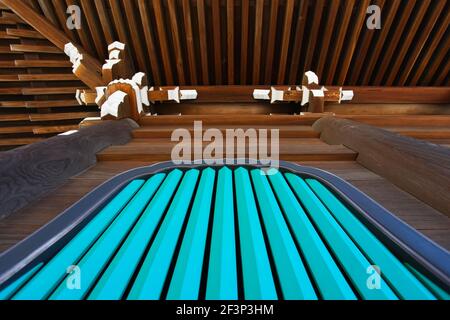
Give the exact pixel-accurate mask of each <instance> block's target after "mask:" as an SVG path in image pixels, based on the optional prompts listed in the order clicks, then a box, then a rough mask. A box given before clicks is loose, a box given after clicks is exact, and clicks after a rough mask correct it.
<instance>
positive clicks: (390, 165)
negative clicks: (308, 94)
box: [313, 117, 450, 216]
mask: <svg viewBox="0 0 450 320" xmlns="http://www.w3.org/2000/svg"><path fill="white" fill-rule="evenodd" d="M313 128H314V129H315V130H317V131H318V132H320V133H321V139H322V140H323V141H325V142H326V143H328V144H339V145H341V144H342V145H345V146H346V147H348V148H350V149H352V150H353V151H356V152H358V157H357V159H356V161H357V162H358V163H360V164H362V165H363V166H364V167H366V168H368V169H370V170H371V171H373V172H375V173H377V174H379V175H380V176H382V177H384V178H386V179H388V180H389V181H390V182H392V183H394V184H395V185H397V186H398V187H400V188H401V189H403V190H405V191H407V192H409V193H411V194H412V195H413V196H415V197H417V198H418V199H420V200H422V201H423V202H425V203H427V204H428V205H430V206H432V207H433V208H435V209H437V210H439V211H441V212H442V213H444V214H446V215H447V216H450V207H449V205H448V204H449V203H450V193H449V192H448V186H449V185H450V170H449V169H450V149H449V148H444V147H440V146H437V145H434V144H430V143H427V142H421V141H419V140H415V139H412V138H408V137H403V136H401V135H398V134H395V133H392V132H389V131H387V130H382V129H379V128H375V127H371V126H368V125H364V124H359V123H357V122H354V121H350V120H345V119H337V118H334V117H326V118H322V119H320V120H318V121H317V122H316V123H315V124H314V125H313Z"/></svg>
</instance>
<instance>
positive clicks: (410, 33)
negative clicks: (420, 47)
mask: <svg viewBox="0 0 450 320" xmlns="http://www.w3.org/2000/svg"><path fill="white" fill-rule="evenodd" d="M430 5H431V1H430V0H423V1H420V3H419V7H418V9H417V10H416V12H417V14H416V15H415V16H414V18H413V19H414V20H413V23H412V24H408V30H407V34H406V36H405V37H404V38H403V39H402V41H401V42H400V43H399V49H397V51H396V53H395V56H393V57H391V59H392V58H395V60H394V62H393V64H392V67H391V68H390V69H389V73H388V77H387V79H386V81H384V82H383V84H384V85H388V86H392V85H394V83H396V78H397V76H398V74H399V70H400V67H402V64H403V61H404V60H405V58H406V54H407V52H408V49H409V48H410V46H411V43H412V41H413V39H415V38H416V33H417V30H418V28H419V26H420V25H421V23H422V19H423V18H424V17H425V14H426V12H427V10H428V8H429V6H430ZM430 19H431V20H432V19H433V16H431V17H430ZM429 24H432V22H429V23H428V25H429Z"/></svg>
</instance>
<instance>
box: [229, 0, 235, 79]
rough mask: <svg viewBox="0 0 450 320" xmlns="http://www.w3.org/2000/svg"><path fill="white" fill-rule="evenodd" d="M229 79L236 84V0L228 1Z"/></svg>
mask: <svg viewBox="0 0 450 320" xmlns="http://www.w3.org/2000/svg"><path fill="white" fill-rule="evenodd" d="M227 56H228V59H227V78H228V84H230V85H232V84H234V0H227Z"/></svg>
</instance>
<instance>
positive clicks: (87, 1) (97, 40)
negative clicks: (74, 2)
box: [80, 0, 108, 60]
mask: <svg viewBox="0 0 450 320" xmlns="http://www.w3.org/2000/svg"><path fill="white" fill-rule="evenodd" d="M80 3H81V8H82V10H83V13H84V15H85V16H86V21H87V25H88V28H89V33H90V34H91V37H92V40H93V42H94V46H95V50H96V51H97V57H98V58H100V60H103V59H106V58H107V57H108V54H107V52H106V50H107V47H106V42H105V41H104V38H103V33H101V32H100V31H101V28H100V23H99V20H98V18H97V14H96V13H97V12H96V11H95V8H94V5H93V2H92V0H80Z"/></svg>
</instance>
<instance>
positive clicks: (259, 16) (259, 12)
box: [253, 0, 264, 84]
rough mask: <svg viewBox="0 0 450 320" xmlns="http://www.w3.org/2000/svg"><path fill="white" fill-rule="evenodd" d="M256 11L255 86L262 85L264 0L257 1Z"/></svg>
mask: <svg viewBox="0 0 450 320" xmlns="http://www.w3.org/2000/svg"><path fill="white" fill-rule="evenodd" d="M255 10H256V11H255V34H254V48H253V84H260V69H261V42H262V27H263V26H262V24H263V14H264V0H256V9H255Z"/></svg>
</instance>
